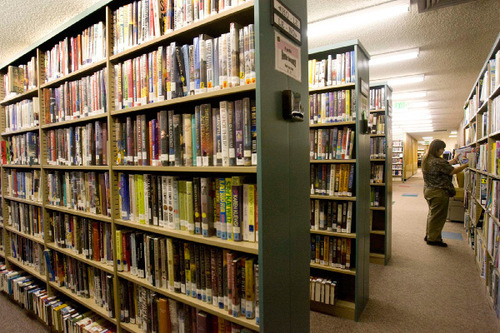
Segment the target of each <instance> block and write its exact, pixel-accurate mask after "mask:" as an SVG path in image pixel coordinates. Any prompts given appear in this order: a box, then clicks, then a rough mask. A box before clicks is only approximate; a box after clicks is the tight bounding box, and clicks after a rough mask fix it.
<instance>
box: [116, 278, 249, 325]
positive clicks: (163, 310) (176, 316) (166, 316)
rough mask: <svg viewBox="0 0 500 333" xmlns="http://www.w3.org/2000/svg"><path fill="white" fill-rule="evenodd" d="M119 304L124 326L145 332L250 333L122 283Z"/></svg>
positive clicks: (145, 290)
mask: <svg viewBox="0 0 500 333" xmlns="http://www.w3.org/2000/svg"><path fill="white" fill-rule="evenodd" d="M120 300H121V301H120V306H121V309H120V310H121V311H120V320H121V322H125V323H132V324H137V325H138V326H139V328H140V329H141V331H143V332H158V333H167V332H192V333H204V332H212V333H216V332H223V333H224V332H231V333H250V332H251V331H250V330H248V329H246V328H242V327H240V326H239V325H237V324H234V323H231V322H229V321H227V320H225V319H222V318H220V317H216V316H212V315H210V314H207V313H205V312H203V311H200V310H198V309H196V308H194V307H191V306H189V305H187V304H183V303H179V302H177V301H175V300H173V299H170V298H166V297H164V296H161V295H158V294H157V293H155V292H153V291H151V290H149V289H147V288H144V287H142V286H137V285H136V284H134V283H132V282H130V281H125V280H120Z"/></svg>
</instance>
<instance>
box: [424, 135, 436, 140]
mask: <svg viewBox="0 0 500 333" xmlns="http://www.w3.org/2000/svg"><path fill="white" fill-rule="evenodd" d="M422 139H424V140H432V139H434V137H433V136H423V137H422Z"/></svg>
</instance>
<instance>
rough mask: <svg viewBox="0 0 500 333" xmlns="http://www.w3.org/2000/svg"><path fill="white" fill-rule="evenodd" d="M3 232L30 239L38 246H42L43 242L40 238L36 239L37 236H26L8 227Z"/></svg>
mask: <svg viewBox="0 0 500 333" xmlns="http://www.w3.org/2000/svg"><path fill="white" fill-rule="evenodd" d="M5 230H7V231H9V232H12V233H14V234H17V235H19V236H21V237H24V238H27V239H30V240H32V241H33V242H36V243H39V244H44V240H43V238H42V237H38V236H34V235H28V234H25V233H24V232H21V231H18V230H16V229H14V228H13V227H8V226H6V227H5Z"/></svg>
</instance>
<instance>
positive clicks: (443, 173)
mask: <svg viewBox="0 0 500 333" xmlns="http://www.w3.org/2000/svg"><path fill="white" fill-rule="evenodd" d="M444 148H446V143H444V142H443V141H442V140H439V139H436V140H433V141H432V142H431V144H430V145H429V150H428V151H427V153H426V154H425V155H424V157H423V159H422V173H423V175H424V198H425V200H427V204H428V205H429V213H428V214H427V228H426V233H425V238H424V240H425V241H426V242H427V244H428V245H434V246H442V247H446V246H448V245H447V244H446V243H444V242H443V240H442V238H441V231H442V230H443V227H444V223H445V222H446V216H447V215H448V204H449V197H453V196H455V194H456V192H455V188H454V187H453V184H452V182H451V181H452V176H453V175H454V174H457V173H459V172H461V171H462V170H464V169H465V168H467V167H468V166H469V164H468V163H466V164H463V165H461V166H459V167H456V168H455V167H453V166H452V165H453V164H457V163H458V162H459V155H457V156H455V158H453V159H452V160H450V161H447V160H445V159H444V158H442V157H441V156H442V155H443V152H444Z"/></svg>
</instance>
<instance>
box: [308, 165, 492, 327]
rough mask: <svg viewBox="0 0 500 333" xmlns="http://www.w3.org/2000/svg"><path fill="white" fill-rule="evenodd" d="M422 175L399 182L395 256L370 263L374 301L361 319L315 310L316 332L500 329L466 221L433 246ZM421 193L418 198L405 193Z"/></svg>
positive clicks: (448, 226) (451, 226) (449, 228)
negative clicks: (427, 237) (427, 238)
mask: <svg viewBox="0 0 500 333" xmlns="http://www.w3.org/2000/svg"><path fill="white" fill-rule="evenodd" d="M422 186H423V180H422V176H421V174H420V173H419V174H417V175H416V176H414V177H412V178H410V179H409V180H408V181H407V182H406V183H404V184H401V182H395V183H394V193H393V201H395V203H394V205H393V219H392V221H393V238H392V244H393V252H392V253H393V254H392V259H391V261H390V263H389V265H387V266H385V267H384V266H380V265H375V264H371V265H370V300H369V302H368V305H367V307H366V308H365V311H364V313H363V314H362V316H361V320H360V321H359V322H358V323H356V322H353V321H350V320H345V319H341V318H335V317H330V316H327V315H323V314H319V313H316V312H311V332H313V333H323V332H325V333H326V332H333V331H335V332H484V333H486V332H500V329H499V324H498V320H497V318H496V315H495V313H494V311H493V309H492V307H491V306H490V305H489V301H488V299H487V297H486V289H485V287H484V283H483V280H482V279H481V278H480V277H479V271H478V269H477V266H476V265H475V261H474V254H473V251H472V250H471V249H470V247H469V245H468V244H467V240H466V238H465V234H464V233H463V225H462V224H461V223H453V222H450V223H446V225H445V227H444V231H447V232H453V233H462V236H463V238H464V240H462V241H460V240H454V239H445V240H444V241H445V242H446V243H448V248H440V247H433V246H429V245H427V244H426V243H425V242H424V240H423V238H424V236H425V221H426V215H427V204H426V201H425V199H424V198H423V193H422ZM405 193H406V194H418V196H417V197H407V196H404V197H403V196H402V194H405Z"/></svg>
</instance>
